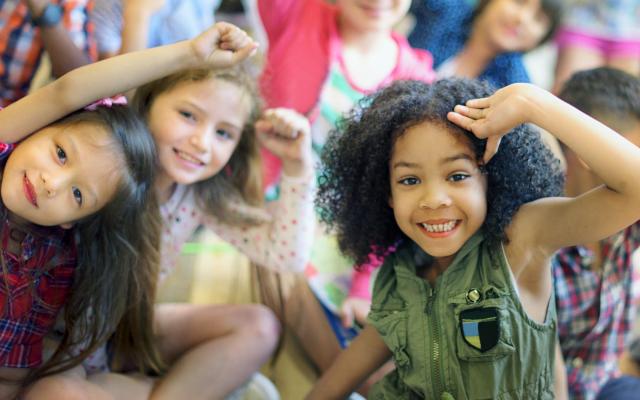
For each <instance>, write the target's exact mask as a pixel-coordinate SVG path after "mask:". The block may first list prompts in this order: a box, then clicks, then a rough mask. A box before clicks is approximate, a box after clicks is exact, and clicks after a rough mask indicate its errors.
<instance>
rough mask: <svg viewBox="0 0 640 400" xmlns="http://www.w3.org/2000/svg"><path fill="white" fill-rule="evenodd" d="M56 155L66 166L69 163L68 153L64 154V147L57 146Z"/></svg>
mask: <svg viewBox="0 0 640 400" xmlns="http://www.w3.org/2000/svg"><path fill="white" fill-rule="evenodd" d="M56 155H57V156H58V160H59V161H60V162H61V163H62V164H64V163H66V162H67V153H65V152H64V150H63V149H62V147H60V146H56Z"/></svg>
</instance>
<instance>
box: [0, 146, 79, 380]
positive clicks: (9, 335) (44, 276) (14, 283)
mask: <svg viewBox="0 0 640 400" xmlns="http://www.w3.org/2000/svg"><path fill="white" fill-rule="evenodd" d="M11 150H13V145H6V144H2V143H0V159H2V165H4V163H5V161H6V158H7V157H8V155H9V153H11ZM8 214H9V213H8V210H7V209H6V208H5V207H4V205H3V204H2V203H1V202H0V218H1V219H0V222H1V227H0V242H2V254H1V256H2V259H3V262H4V266H3V268H2V269H0V310H2V313H1V314H0V317H1V318H2V319H1V320H0V367H11V368H30V367H35V366H38V365H39V364H40V363H41V362H42V341H43V337H44V336H45V334H47V332H48V331H49V330H50V329H51V328H52V326H53V324H54V322H55V320H56V316H57V315H58V311H60V308H61V307H62V306H63V304H64V302H65V300H66V298H67V296H68V294H69V292H70V289H71V285H72V284H73V273H74V270H75V266H76V247H75V241H74V236H73V231H72V230H65V229H62V228H59V227H42V226H36V225H31V226H29V227H28V229H25V227H24V226H20V225H18V224H17V223H14V222H12V221H11V218H10V217H9V216H8ZM11 238H13V240H14V241H17V242H19V243H20V250H19V252H12V251H10V250H9V242H10V239H11ZM5 268H6V269H5Z"/></svg>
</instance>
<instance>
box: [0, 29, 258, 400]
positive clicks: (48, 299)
mask: <svg viewBox="0 0 640 400" xmlns="http://www.w3.org/2000/svg"><path fill="white" fill-rule="evenodd" d="M254 49H255V45H254V44H253V42H252V41H250V39H249V38H248V37H247V36H246V35H245V34H244V32H242V31H240V30H239V29H237V28H235V27H233V26H230V25H228V24H219V25H216V26H215V27H213V28H212V29H210V30H209V31H207V32H204V33H203V34H201V35H200V36H199V37H198V38H196V39H194V40H192V41H188V42H181V43H178V44H176V45H173V46H167V47H163V48H157V49H152V50H147V51H144V52H139V53H135V54H130V55H126V56H123V57H118V58H114V59H111V60H106V61H104V62H100V63H96V64H91V65H88V66H86V67H82V68H80V69H78V70H76V71H73V72H71V73H69V74H67V75H65V77H63V78H61V79H60V80H58V81H56V82H55V83H53V84H51V85H49V86H46V87H44V88H43V89H41V90H39V91H37V92H35V93H33V94H32V95H29V96H27V97H25V98H24V99H22V100H20V101H18V102H16V103H15V104H12V105H11V106H10V107H8V108H7V109H5V110H3V111H2V112H0V124H1V127H2V132H3V133H2V134H3V140H4V141H6V142H12V141H16V140H19V139H21V137H23V136H25V135H26V133H28V132H32V131H34V130H37V129H39V128H40V127H41V126H42V125H44V124H46V123H47V121H49V120H55V119H57V118H59V117H60V116H61V115H64V113H65V112H68V111H69V110H73V109H76V108H78V107H79V106H80V105H83V104H86V103H87V102H89V101H91V100H93V99H95V98H96V97H102V96H106V95H111V94H114V93H117V92H122V91H126V90H130V89H132V88H133V87H136V86H137V85H139V84H142V83H144V82H146V81H148V80H150V79H157V78H159V77H161V76H163V75H165V74H168V73H173V72H175V71H177V70H181V69H183V68H186V67H194V66H201V65H202V66H205V65H212V66H219V67H226V66H229V65H232V64H235V63H236V62H237V61H239V60H242V59H244V58H246V57H247V56H248V55H249V54H250V53H251V52H252V51H253V50H254ZM150 59H151V60H153V62H154V69H153V70H149V69H148V63H149V60H150ZM124 77H126V79H125V78H124ZM52 99H53V100H52ZM112 103H113V102H112V101H104V102H102V103H101V104H106V105H111V108H109V109H107V108H104V107H100V106H97V107H91V108H95V109H96V111H93V112H89V113H86V112H84V113H80V114H77V115H72V116H71V117H69V118H68V119H66V120H63V121H62V122H61V123H59V124H58V125H52V126H49V127H47V128H45V129H43V130H41V131H39V132H37V133H35V134H34V135H33V136H31V137H30V138H29V139H27V140H25V141H23V142H21V143H20V144H19V145H18V146H17V147H16V150H15V151H14V152H13V153H12V154H11V156H10V158H9V159H8V160H7V163H6V165H5V167H4V171H3V179H2V188H3V189H2V199H3V207H6V208H7V209H8V210H10V212H11V213H10V214H7V215H8V216H7V217H6V218H7V220H6V222H5V224H3V226H4V227H3V232H4V233H3V237H4V239H3V243H4V244H3V251H4V252H5V253H4V255H3V258H4V262H5V263H6V268H4V272H3V284H2V285H0V287H1V289H2V290H3V296H2V301H3V304H6V305H7V307H3V311H5V312H6V314H5V315H3V319H2V325H3V328H2V329H3V330H2V336H1V339H2V349H3V353H2V365H3V367H6V368H4V369H3V370H2V376H1V377H2V378H3V384H2V386H0V388H2V391H3V392H2V393H1V394H2V396H5V397H13V395H14V394H15V391H16V390H17V389H18V388H17V387H16V386H15V385H10V384H9V382H7V379H8V380H14V381H15V380H16V379H21V378H23V377H24V376H25V375H27V374H29V371H28V368H34V367H38V366H39V364H40V363H41V361H42V360H41V357H42V336H44V335H45V334H46V333H47V331H48V330H49V328H50V327H51V325H52V324H53V321H54V319H55V316H56V313H57V311H58V310H59V309H60V307H61V306H62V305H63V304H64V305H65V306H66V311H65V312H66V314H65V323H66V331H65V334H64V336H63V339H62V344H61V345H60V347H59V348H58V350H57V352H56V353H55V354H54V355H53V356H52V358H51V359H50V360H48V361H46V363H45V364H44V365H43V366H41V367H40V368H39V369H37V370H35V371H32V372H31V373H30V374H29V376H28V377H27V380H26V383H31V382H33V381H35V380H36V379H37V378H38V377H40V376H42V375H43V374H45V373H46V374H54V373H57V372H61V371H63V370H65V369H67V368H70V367H73V366H74V365H77V364H78V363H79V362H80V361H82V359H83V358H84V357H85V356H86V355H87V354H89V353H90V352H92V351H93V350H95V349H96V347H97V346H98V345H100V344H102V343H104V341H105V340H106V339H107V338H108V337H109V336H111V335H112V334H113V332H114V329H115V328H116V326H117V325H118V324H120V325H119V326H118V330H117V331H116V335H115V337H114V339H113V343H114V345H115V350H116V353H115V354H114V356H115V360H114V362H115V363H118V361H119V360H122V358H123V353H124V354H125V355H126V359H127V361H132V362H134V365H137V366H138V367H139V368H140V370H155V371H160V370H162V366H163V365H162V364H163V363H162V360H161V359H160V357H159V354H158V351H157V350H156V347H155V343H154V341H153V339H152V337H153V328H152V325H151V324H152V322H153V306H152V304H153V298H154V290H155V281H156V276H157V261H158V258H157V246H158V243H159V234H160V231H159V225H160V223H159V215H158V210H157V208H155V209H154V208H153V206H154V205H156V204H157V202H156V201H155V196H154V193H153V192H152V191H151V190H150V189H151V188H152V186H151V185H152V182H153V175H154V169H155V168H156V154H155V146H154V144H153V140H152V138H151V136H150V135H148V133H147V131H146V130H145V129H144V128H143V127H144V124H143V123H141V122H139V120H137V119H135V118H133V117H132V116H133V115H134V114H132V113H131V112H130V111H126V109H124V108H123V107H121V106H117V105H112ZM112 120H113V121H115V122H111V123H112V124H113V127H111V126H109V122H110V121H112ZM136 121H138V122H137V123H136ZM92 129H93V130H95V132H92ZM111 129H114V132H113V134H112V135H110V134H109V132H110V131H111ZM110 136H114V138H113V139H111V140H109V139H110ZM122 153H124V154H122ZM88 157H90V158H88ZM15 188H18V189H17V190H16V189H15ZM145 203H148V204H149V205H148V207H150V209H148V210H146V209H145V208H143V207H142V206H143V205H144V204H145ZM156 207H157V206H156ZM100 209H102V211H101V212H100V213H98V214H95V212H96V211H98V210H100ZM92 214H94V215H92ZM18 217H20V218H18ZM16 218H18V219H17V221H16ZM27 221H29V222H32V223H36V224H38V225H45V226H60V227H61V228H67V229H70V228H73V230H68V231H63V230H60V229H59V228H56V229H58V230H53V231H52V232H48V231H47V230H46V229H45V228H42V227H37V226H33V225H30V224H28V223H27ZM156 227H157V228H158V229H156ZM27 229H28V230H27ZM50 229H54V228H50ZM65 232H66V233H65ZM141 232H144V234H141ZM63 233H64V235H63ZM74 235H75V236H77V237H79V243H78V254H77V260H78V268H77V270H76V272H75V276H74V269H75V268H74V267H75V264H76V261H75V260H76V250H75V248H74V246H73V245H74V241H73V238H74ZM58 236H60V238H58ZM14 241H15V242H16V243H14ZM21 245H22V248H21ZM14 254H16V255H14ZM17 257H18V258H17ZM34 279H35V280H34ZM72 280H73V283H74V287H73V288H74V290H72V291H71V293H70V294H69V293H68V292H69V289H70V285H71V282H72ZM34 285H35V286H34ZM34 287H35V289H36V291H35V293H34V294H33V296H32V292H31V290H32V289H33V288H34ZM6 289H8V290H7V291H5V290H6ZM68 296H70V297H69V299H68V300H67V299H66V298H67V297H68ZM65 300H66V301H65ZM32 305H33V308H32ZM120 344H122V346H119V345H120ZM76 345H80V346H83V350H82V351H81V353H80V354H79V355H75V354H72V357H71V358H69V354H67V353H68V351H69V350H70V349H71V347H72V346H74V347H75V346H76ZM16 368H23V369H22V370H17V369H16ZM78 374H80V375H83V373H82V372H77V373H74V374H71V375H69V374H66V375H65V374H58V375H55V376H49V377H46V378H43V379H40V380H38V381H37V382H35V384H34V385H33V386H32V387H31V389H30V390H29V391H28V393H26V394H25V398H35V399H46V398H55V399H59V398H67V397H66V395H67V394H68V393H66V392H65V391H64V389H65V388H64V385H59V383H60V379H62V380H63V383H65V382H66V381H65V379H68V380H69V382H76V381H77V380H78V379H77V378H78V376H77V375H78ZM61 391H62V393H61ZM89 397H91V396H89ZM3 398H4V397H3ZM91 398H94V397H91Z"/></svg>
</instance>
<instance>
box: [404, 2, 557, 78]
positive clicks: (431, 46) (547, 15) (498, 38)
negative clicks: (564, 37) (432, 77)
mask: <svg viewBox="0 0 640 400" xmlns="http://www.w3.org/2000/svg"><path fill="white" fill-rule="evenodd" d="M414 13H415V16H416V26H415V28H414V30H413V32H412V33H411V35H410V36H409V41H410V43H411V44H412V45H413V46H416V47H419V48H424V49H427V50H429V51H430V52H431V53H432V54H433V57H434V61H435V67H436V71H437V74H438V76H439V77H441V78H444V77H451V76H458V77H467V78H480V79H483V80H487V81H489V82H490V83H491V84H493V85H495V86H496V87H503V86H507V85H509V84H511V83H516V82H529V81H530V79H529V75H528V73H527V71H526V69H525V66H524V64H523V62H522V53H525V52H527V51H530V50H532V49H534V48H536V47H538V46H540V45H541V44H542V43H544V42H546V41H547V40H548V39H549V38H550V37H552V36H553V34H554V32H555V30H556V28H557V25H558V24H559V22H560V14H561V1H560V0H525V1H517V0H480V1H477V2H475V1H470V0H433V1H431V0H420V1H419V2H418V3H417V4H416V5H415V6H414Z"/></svg>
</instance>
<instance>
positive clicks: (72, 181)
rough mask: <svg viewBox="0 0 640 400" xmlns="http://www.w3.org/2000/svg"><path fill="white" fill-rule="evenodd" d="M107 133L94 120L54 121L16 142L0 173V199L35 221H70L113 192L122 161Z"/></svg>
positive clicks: (64, 223) (96, 207)
mask: <svg viewBox="0 0 640 400" xmlns="http://www.w3.org/2000/svg"><path fill="white" fill-rule="evenodd" d="M114 149H115V147H114V144H113V141H112V140H111V138H110V135H109V133H108V132H107V131H106V130H105V129H104V128H101V127H97V126H95V125H94V124H88V123H78V124H73V125H54V126H50V127H47V128H44V129H42V130H40V131H38V132H36V133H34V134H33V135H31V136H29V137H28V138H27V139H25V140H24V141H23V142H21V143H20V144H19V145H18V146H17V147H16V149H15V150H14V151H13V153H11V155H10V156H9V159H8V160H7V163H6V165H5V168H4V171H3V174H2V201H3V203H4V205H5V207H7V209H9V211H11V212H12V213H14V214H15V215H17V216H18V217H20V218H23V219H25V220H27V221H30V222H32V223H34V224H37V225H43V226H55V225H61V226H63V227H65V228H68V227H70V226H71V225H72V224H73V223H74V222H76V221H78V220H80V219H81V218H83V217H86V216H88V215H91V214H93V213H95V212H97V211H99V210H100V209H102V207H104V205H105V204H106V203H107V202H108V201H109V200H110V199H111V198H112V197H113V195H114V193H115V190H116V187H117V185H118V182H119V179H120V176H119V174H118V172H117V171H118V166H119V165H120V164H121V163H120V162H119V161H118V158H117V157H115V156H114V154H115V153H114V152H115V150H114Z"/></svg>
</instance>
